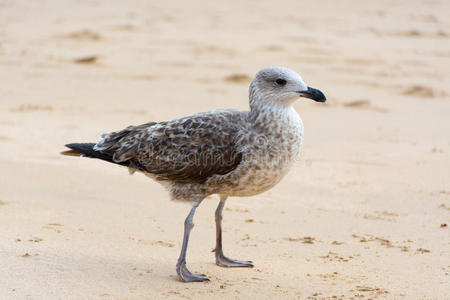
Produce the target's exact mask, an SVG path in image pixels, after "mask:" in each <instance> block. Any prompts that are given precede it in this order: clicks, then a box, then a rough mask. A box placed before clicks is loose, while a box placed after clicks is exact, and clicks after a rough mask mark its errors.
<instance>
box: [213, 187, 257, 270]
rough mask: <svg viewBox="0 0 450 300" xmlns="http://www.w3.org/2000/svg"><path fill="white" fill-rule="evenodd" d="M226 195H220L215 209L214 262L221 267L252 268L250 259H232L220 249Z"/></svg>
mask: <svg viewBox="0 0 450 300" xmlns="http://www.w3.org/2000/svg"><path fill="white" fill-rule="evenodd" d="M226 199H227V198H226V197H222V196H221V197H220V202H219V205H218V206H217V209H216V248H215V249H214V252H215V254H216V264H217V265H218V266H222V267H249V268H252V267H253V264H252V262H251V261H246V260H245V261H243V260H234V259H230V258H228V257H226V256H225V255H224V254H223V250H222V216H223V213H222V212H223V207H224V206H225V200H226Z"/></svg>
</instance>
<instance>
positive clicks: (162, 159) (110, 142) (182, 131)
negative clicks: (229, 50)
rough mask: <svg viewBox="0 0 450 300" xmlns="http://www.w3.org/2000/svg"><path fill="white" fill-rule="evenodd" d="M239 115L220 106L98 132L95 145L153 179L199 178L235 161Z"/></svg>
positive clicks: (221, 171)
mask: <svg viewBox="0 0 450 300" xmlns="http://www.w3.org/2000/svg"><path fill="white" fill-rule="evenodd" d="M241 120H242V113H240V112H239V111H231V110H226V111H225V110H224V111H213V112H210V113H203V114H196V115H193V116H189V117H185V118H181V119H177V120H173V121H169V122H161V123H155V122H150V123H146V124H143V125H139V126H129V127H127V128H126V129H124V130H121V131H117V132H112V133H109V134H105V135H103V136H102V137H103V139H102V140H101V141H100V142H99V143H98V144H97V145H96V146H95V150H98V151H100V152H102V153H105V154H108V155H111V156H112V157H113V160H114V161H115V162H121V163H123V162H129V164H130V167H132V168H136V169H139V170H141V171H145V172H148V173H151V174H154V175H156V177H157V178H158V179H162V180H171V181H175V182H181V183H192V182H196V183H203V182H205V181H206V180H207V179H208V178H209V177H210V176H213V175H216V174H221V175H224V174H227V173H228V172H230V171H232V170H234V169H235V168H236V167H237V166H238V165H239V163H240V162H241V159H242V153H240V152H239V149H238V147H237V145H236V138H237V135H238V132H239V130H240V128H241V127H240V124H241Z"/></svg>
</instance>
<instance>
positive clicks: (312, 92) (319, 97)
mask: <svg viewBox="0 0 450 300" xmlns="http://www.w3.org/2000/svg"><path fill="white" fill-rule="evenodd" d="M298 93H299V94H300V97H305V98H309V99H312V100H314V101H317V102H325V101H327V98H325V95H324V94H323V93H322V92H321V91H319V90H317V89H313V88H312V87H309V86H308V89H307V90H306V91H301V92H298Z"/></svg>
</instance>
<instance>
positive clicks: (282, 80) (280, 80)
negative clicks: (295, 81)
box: [275, 78, 286, 86]
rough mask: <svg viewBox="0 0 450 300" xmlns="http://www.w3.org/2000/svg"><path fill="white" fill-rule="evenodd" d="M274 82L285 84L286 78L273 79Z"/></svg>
mask: <svg viewBox="0 0 450 300" xmlns="http://www.w3.org/2000/svg"><path fill="white" fill-rule="evenodd" d="M275 82H276V83H277V84H278V85H281V86H284V85H286V80H284V79H281V78H278V79H277V80H275Z"/></svg>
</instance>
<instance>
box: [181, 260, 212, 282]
mask: <svg viewBox="0 0 450 300" xmlns="http://www.w3.org/2000/svg"><path fill="white" fill-rule="evenodd" d="M177 274H178V276H179V277H180V279H181V281H184V282H202V281H209V279H208V278H206V275H205V274H195V273H191V271H189V270H188V268H187V267H186V262H185V261H183V262H182V263H178V264H177Z"/></svg>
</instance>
